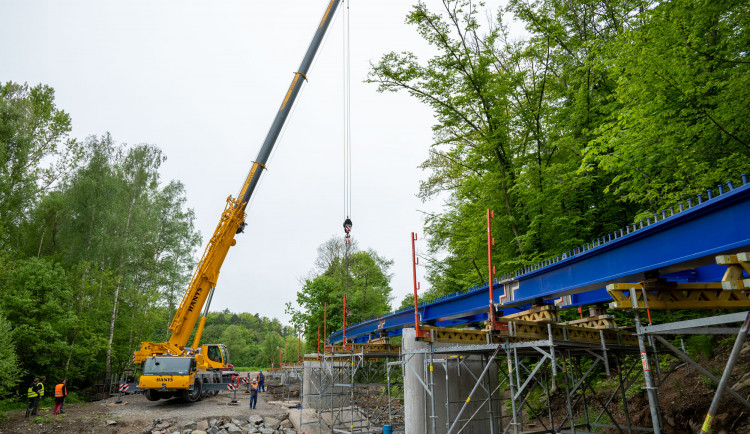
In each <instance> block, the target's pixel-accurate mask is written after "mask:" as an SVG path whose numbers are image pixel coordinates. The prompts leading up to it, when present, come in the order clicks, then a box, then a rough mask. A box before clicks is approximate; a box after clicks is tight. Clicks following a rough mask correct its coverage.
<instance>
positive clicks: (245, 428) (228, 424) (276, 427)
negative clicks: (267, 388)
mask: <svg viewBox="0 0 750 434" xmlns="http://www.w3.org/2000/svg"><path fill="white" fill-rule="evenodd" d="M142 433H143V434H149V433H150V434H232V433H236V434H252V433H259V434H297V431H296V430H294V428H292V422H291V421H290V420H289V419H288V418H286V417H285V418H284V419H281V420H279V419H276V418H274V417H270V416H266V417H263V416H258V415H252V416H248V418H247V419H246V420H245V419H242V420H240V419H229V418H212V419H207V420H199V421H189V422H184V423H181V424H180V423H176V422H175V421H163V420H161V419H156V420H155V421H154V423H153V424H152V426H151V427H149V428H146V429H144V430H143V431H142Z"/></svg>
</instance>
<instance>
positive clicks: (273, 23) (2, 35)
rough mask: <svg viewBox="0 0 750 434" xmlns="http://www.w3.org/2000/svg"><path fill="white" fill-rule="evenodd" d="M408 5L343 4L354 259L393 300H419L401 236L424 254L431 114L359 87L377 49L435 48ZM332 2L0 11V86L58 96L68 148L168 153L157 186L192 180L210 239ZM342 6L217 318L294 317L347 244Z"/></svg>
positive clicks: (260, 193) (74, 5)
mask: <svg viewBox="0 0 750 434" xmlns="http://www.w3.org/2000/svg"><path fill="white" fill-rule="evenodd" d="M414 2H415V1H414V0H368V1H354V2H352V4H351V5H350V8H351V9H350V16H351V56H352V59H351V76H352V177H353V182H352V184H353V193H352V216H351V218H352V220H353V222H354V228H353V231H352V233H353V238H354V239H356V240H357V242H358V243H359V246H360V248H363V249H366V248H373V249H375V250H376V251H377V252H379V254H380V255H382V256H384V257H386V258H390V259H393V260H395V264H394V266H393V268H392V270H391V271H392V272H393V279H392V280H391V286H392V287H393V296H394V303H398V302H399V301H400V300H401V299H402V298H403V297H404V295H406V294H409V293H411V292H412V274H411V244H410V239H409V237H410V233H411V232H412V231H416V232H418V233H419V236H420V241H419V242H418V245H419V244H421V245H422V246H425V245H424V241H423V240H421V238H422V223H423V217H422V214H421V212H420V211H419V210H429V211H434V210H436V209H439V204H436V203H428V204H423V203H421V201H419V199H417V198H416V193H417V191H418V185H419V180H420V179H423V178H424V177H426V174H425V173H422V172H421V170H419V169H418V168H417V166H418V165H419V164H420V163H421V162H422V161H424V160H425V159H426V157H427V153H428V148H429V145H430V144H431V143H432V141H431V138H432V133H431V126H432V124H433V117H432V115H431V112H430V111H429V109H428V108H427V107H425V106H423V105H421V104H420V103H418V102H417V101H416V100H414V99H412V98H410V97H409V96H408V95H406V94H405V93H397V94H392V93H387V94H379V93H377V92H376V86H375V85H368V84H365V83H363V80H364V79H365V77H366V75H367V72H368V70H369V65H370V63H371V62H373V63H374V62H376V61H378V60H379V59H380V57H381V55H382V54H384V53H386V52H390V51H413V52H415V53H417V54H419V55H420V56H421V57H422V58H426V56H427V55H428V54H429V53H430V52H431V51H430V49H429V48H428V46H427V45H426V43H425V42H424V41H422V40H421V38H419V36H418V35H417V34H416V31H415V28H414V27H412V26H407V25H406V24H404V18H405V16H406V14H407V13H408V11H409V10H410V9H411V5H412V4H413V3H414ZM427 4H428V5H432V6H434V7H435V8H437V7H439V5H440V2H439V1H438V0H428V1H427ZM326 6H327V0H274V1H269V2H261V1H252V0H243V1H166V0H165V1H153V0H149V1H143V0H140V1H134V0H129V1H101V0H90V1H59V0H49V1H39V0H27V1H20V0H0V17H2V21H3V24H2V25H1V26H0V40H2V41H3V43H2V44H0V81H2V82H5V81H8V80H12V81H17V82H28V83H29V84H32V85H34V84H38V83H44V84H47V85H50V86H52V87H54V89H55V91H56V102H57V105H58V107H59V108H62V109H63V110H65V111H67V112H68V113H70V114H71V117H72V120H73V136H74V137H77V138H80V139H83V138H85V137H86V136H88V135H91V134H97V135H100V134H103V133H105V132H107V131H109V132H110V133H112V136H113V138H114V139H115V140H116V141H117V142H125V143H128V144H138V143H150V144H154V145H156V146H158V147H159V148H161V149H162V150H163V151H164V153H165V154H166V156H167V157H168V159H167V162H166V163H165V164H164V166H163V167H162V179H163V180H164V181H165V182H166V181H168V180H170V179H178V180H180V181H182V182H183V183H184V184H185V187H186V190H187V200H188V206H189V207H191V208H193V209H194V210H195V212H196V217H197V221H196V224H197V227H198V229H199V230H200V231H201V234H202V235H203V238H204V242H205V240H206V239H207V237H209V236H210V235H211V234H212V233H213V230H214V228H215V227H216V224H217V223H218V219H219V216H220V214H221V211H222V210H223V208H224V204H225V200H226V197H227V196H228V195H230V194H231V195H232V196H236V195H237V192H238V190H239V188H240V186H241V184H242V182H243V181H244V178H245V175H246V173H247V171H248V170H249V167H250V164H251V161H252V160H253V159H254V158H255V156H256V155H257V152H258V149H259V148H260V145H261V144H262V142H263V139H264V138H265V136H266V133H267V131H268V128H269V127H270V125H271V122H272V120H273V117H274V116H275V114H276V110H277V109H278V107H279V105H280V103H281V100H282V98H283V96H284V94H285V92H286V90H287V88H288V86H289V83H290V81H291V79H292V77H293V72H295V71H296V70H297V67H298V66H299V64H300V62H301V60H302V57H303V55H304V53H305V51H306V50H307V47H308V44H309V42H310V39H311V38H312V36H313V33H314V30H315V28H316V26H317V24H318V22H319V20H320V17H321V16H322V13H323V10H324V8H325V7H326ZM343 11H344V8H343V7H340V8H339V11H338V13H337V17H336V19H335V21H334V22H333V25H332V27H331V28H330V29H329V34H328V37H327V40H326V42H325V43H324V45H323V47H322V48H321V49H320V50H319V51H318V55H317V60H316V62H315V63H314V64H313V67H312V69H311V71H310V73H309V74H308V78H309V82H308V83H307V84H306V85H305V87H303V91H302V92H301V94H300V96H299V98H298V99H297V104H296V106H295V109H294V111H293V113H292V115H291V116H290V117H289V119H288V121H287V127H286V129H285V132H284V133H283V134H282V136H281V138H280V140H279V141H278V142H277V145H276V148H275V150H274V153H273V155H272V158H271V160H270V161H269V164H268V168H269V171H268V172H267V173H266V174H265V175H264V177H263V179H262V182H261V184H260V186H259V187H258V188H257V189H256V191H255V197H254V199H253V201H252V202H251V204H250V205H249V206H248V218H247V223H248V227H247V228H246V230H245V233H244V234H242V235H239V236H238V237H237V238H238V239H237V246H236V247H233V248H232V249H231V250H230V252H229V255H228V256H227V259H226V261H225V263H224V266H223V268H222V272H221V276H220V278H219V282H218V286H217V290H216V294H215V295H214V298H213V303H212V306H211V310H212V311H218V310H223V309H224V308H228V309H230V310H231V311H233V312H252V313H255V312H258V313H260V314H261V315H264V316H268V317H276V318H279V319H281V320H282V321H283V322H286V321H288V319H289V317H288V316H287V315H285V314H284V304H285V303H286V302H288V301H294V300H295V296H296V292H297V290H298V289H300V286H299V283H298V280H299V278H300V277H302V276H305V275H307V273H308V272H309V271H310V270H311V269H312V267H313V261H314V259H315V257H316V253H317V252H316V250H317V247H318V246H319V245H320V244H321V243H323V242H324V241H326V240H327V239H329V238H330V237H331V236H334V235H335V236H342V237H343V230H342V222H343V220H344V218H345V216H344V197H343V188H344V185H343V170H344V168H343V138H342V136H343V108H342V107H343V104H342V99H343V96H342V95H343V86H342V74H343V72H342V69H343V67H342V64H343V63H342V62H343V60H342V59H343V56H342V51H343V50H342V40H343V37H342V34H343V31H342V20H343V15H342V12H343ZM423 248H424V247H423ZM200 251H201V252H202V247H201V248H200ZM418 275H420V276H421V275H422V271H421V270H418ZM420 280H422V288H423V289H425V288H426V286H427V285H426V282H424V279H423V278H421V279H420Z"/></svg>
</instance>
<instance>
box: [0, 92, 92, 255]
mask: <svg viewBox="0 0 750 434" xmlns="http://www.w3.org/2000/svg"><path fill="white" fill-rule="evenodd" d="M69 133H70V116H69V115H68V114H67V113H65V112H64V111H62V110H60V109H58V108H57V106H56V105H55V92H54V90H53V89H52V88H51V87H49V86H44V85H38V86H34V87H29V86H28V85H27V84H23V85H22V84H18V83H13V82H7V83H5V84H0V250H6V251H7V250H8V249H9V248H10V244H11V239H12V235H13V232H14V228H16V227H19V226H20V225H21V223H23V222H24V221H25V218H26V214H27V212H28V211H29V210H30V209H31V207H32V206H33V204H34V203H35V201H36V199H37V198H38V194H39V193H40V192H42V191H44V190H46V189H48V188H50V187H51V186H52V185H53V184H54V183H55V182H56V181H57V180H58V179H59V178H60V176H61V175H62V174H64V173H65V172H66V170H67V168H68V167H70V166H72V165H74V164H75V160H76V155H77V154H76V149H77V148H76V142H75V141H74V140H73V139H71V138H69V137H68V135H69ZM16 242H17V240H16ZM14 247H15V246H14Z"/></svg>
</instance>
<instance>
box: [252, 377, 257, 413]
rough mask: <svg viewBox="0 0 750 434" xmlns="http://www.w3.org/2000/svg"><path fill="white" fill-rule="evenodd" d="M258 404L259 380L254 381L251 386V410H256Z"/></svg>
mask: <svg viewBox="0 0 750 434" xmlns="http://www.w3.org/2000/svg"><path fill="white" fill-rule="evenodd" d="M257 404H258V380H253V384H251V385H250V408H255V406H256V405H257Z"/></svg>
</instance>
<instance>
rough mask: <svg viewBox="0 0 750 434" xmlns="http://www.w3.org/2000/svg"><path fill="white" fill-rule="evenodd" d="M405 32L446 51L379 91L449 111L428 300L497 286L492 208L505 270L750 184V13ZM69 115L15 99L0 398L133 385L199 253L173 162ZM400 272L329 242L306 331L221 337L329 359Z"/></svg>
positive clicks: (507, 10) (214, 321) (6, 89)
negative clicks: (329, 336)
mask: <svg viewBox="0 0 750 434" xmlns="http://www.w3.org/2000/svg"><path fill="white" fill-rule="evenodd" d="M510 16H512V17H515V19H517V20H519V21H521V22H522V24H523V25H524V26H525V29H526V32H527V35H526V37H524V38H523V39H520V40H513V39H511V38H510V37H509V33H508V17H510ZM407 22H408V23H410V24H411V25H413V26H414V28H415V30H416V31H417V32H419V34H420V35H421V36H422V37H423V38H424V39H425V40H426V41H427V42H428V43H429V44H431V46H432V47H433V50H434V54H433V55H432V57H430V58H418V57H417V56H415V55H414V54H412V53H408V52H393V53H390V54H387V55H385V56H384V57H383V58H381V59H380V60H379V61H377V62H375V63H374V64H373V67H372V71H371V73H370V75H369V77H368V81H370V82H371V83H373V84H374V85H376V86H378V89H379V90H381V91H395V92H398V91H401V92H407V93H409V94H410V95H412V96H413V97H414V98H417V99H418V100H420V101H421V102H423V103H424V104H426V105H428V106H429V107H430V108H431V109H432V110H433V112H434V115H435V124H434V126H433V130H434V140H433V143H432V144H430V145H429V146H430V157H429V158H428V160H427V161H425V162H424V163H423V165H422V166H421V168H422V169H423V170H424V171H425V173H426V174H427V177H426V179H425V181H424V182H423V183H422V184H421V185H420V187H419V192H418V194H419V196H420V197H421V198H422V199H423V200H425V201H427V200H440V201H443V210H442V211H441V212H439V213H435V214H430V215H426V218H425V228H424V232H425V233H426V235H427V239H428V246H429V247H428V250H427V251H426V252H423V254H422V257H423V258H424V259H425V260H426V261H425V262H427V266H426V267H427V271H428V280H429V282H430V284H431V288H430V290H429V291H427V293H425V294H422V295H421V298H422V299H423V300H424V299H428V298H431V297H435V296H440V295H443V294H450V293H453V292H455V291H458V290H462V289H464V288H467V287H470V286H474V285H476V284H479V283H482V282H485V281H486V279H487V276H486V274H484V273H485V270H486V269H487V260H486V230H485V226H484V219H485V212H486V209H488V208H489V209H493V210H495V211H496V219H495V223H494V226H493V236H494V237H495V239H496V246H495V249H494V251H493V256H494V261H495V262H494V265H495V266H496V268H497V272H498V273H504V272H509V271H513V270H515V269H517V268H520V267H523V266H525V265H529V264H533V263H536V262H538V261H539V260H541V259H544V258H548V257H550V256H554V255H558V254H560V253H561V252H564V251H567V250H570V249H571V248H573V247H575V246H578V245H580V244H582V243H585V242H588V241H591V240H593V239H596V238H597V237H600V236H602V235H604V234H607V233H612V232H614V231H615V230H617V229H619V228H620V227H623V226H625V225H627V224H629V223H632V222H634V221H638V220H640V219H645V218H646V217H648V216H651V215H653V214H655V213H658V212H660V211H661V210H663V209H666V208H668V207H669V206H672V205H674V204H675V203H677V202H679V201H681V200H683V199H685V198H687V197H690V196H694V195H696V194H703V193H705V192H706V190H707V189H715V188H716V187H717V185H719V184H722V183H725V182H727V181H734V182H735V185H740V184H741V181H740V175H741V174H742V173H748V172H750V170H749V169H750V122H748V119H749V118H750V117H749V116H748V115H750V71H748V69H749V68H750V58H748V53H750V32H749V30H748V29H749V28H750V26H748V24H750V5H749V4H748V3H747V2H745V1H718V2H703V1H688V0H678V1H671V2H660V1H624V0H602V1H594V0H590V1H584V0H573V1H554V0H535V1H524V0H509V1H508V2H507V3H505V4H504V5H503V7H502V8H501V9H500V10H490V11H488V10H487V9H485V8H484V6H483V5H482V4H481V3H477V2H472V1H468V0H444V1H442V2H441V7H439V8H428V7H427V6H426V5H425V4H422V3H417V4H416V5H415V6H414V8H413V10H412V12H411V13H410V14H409V16H408V17H407ZM70 122H71V119H70V117H69V116H68V115H67V114H66V113H65V112H64V111H63V110H61V109H59V108H57V107H56V106H55V103H54V91H53V90H52V89H50V88H48V87H46V86H44V85H37V86H31V87H30V86H27V85H21V84H17V83H5V84H3V85H2V88H1V89H0V314H1V315H2V317H0V395H2V396H7V395H9V394H12V393H13V392H14V391H16V390H17V386H18V385H19V381H21V380H23V382H25V381H26V380H27V379H28V378H29V377H31V376H34V375H41V374H45V375H47V376H48V377H51V378H62V377H63V376H64V377H67V378H69V379H72V380H74V381H79V382H84V381H85V380H86V378H88V377H89V376H90V375H91V374H93V373H96V372H105V373H110V372H116V371H118V370H119V369H122V368H123V367H124V366H126V365H127V363H128V361H129V359H130V356H131V355H132V351H133V350H134V349H135V347H136V346H137V345H138V343H139V342H140V341H142V340H161V339H164V338H165V337H166V330H167V326H168V324H169V320H170V319H171V316H172V314H173V313H174V307H175V305H176V304H177V303H179V299H180V297H181V295H182V293H183V291H184V288H185V287H186V285H187V282H188V280H189V278H190V275H191V271H192V268H193V265H194V252H195V250H196V249H197V248H198V247H199V244H200V238H199V236H198V234H197V233H196V231H195V229H194V226H193V215H192V212H191V211H190V210H189V209H186V208H185V195H184V189H183V187H182V185H181V184H180V182H179V181H169V182H165V181H163V180H161V179H160V178H159V165H160V164H161V162H163V160H164V158H165V156H164V155H162V153H161V151H160V150H159V149H158V147H156V146H153V145H137V146H127V145H123V144H117V143H116V142H115V139H114V138H112V137H110V136H109V135H107V134H104V135H101V136H92V137H89V138H87V139H85V140H76V139H73V138H71V137H69V131H70ZM389 263H390V262H389V260H388V259H387V258H380V257H379V256H378V255H377V253H376V252H374V251H359V250H358V249H357V248H356V246H353V247H352V248H346V247H342V246H341V245H340V244H337V243H336V242H334V241H330V240H329V242H326V243H324V244H323V245H322V246H321V249H320V250H319V261H318V262H317V263H316V264H315V269H314V270H313V272H312V273H311V275H310V276H305V277H304V278H303V279H302V282H301V284H300V287H301V289H300V292H299V293H298V298H297V303H296V304H291V303H290V304H289V305H288V307H287V309H288V312H289V313H290V314H292V318H293V325H292V326H284V325H282V324H280V323H279V322H278V321H276V320H273V319H270V320H269V319H267V318H264V317H261V316H259V315H258V314H233V313H230V312H226V311H225V312H222V313H212V314H211V315H210V316H209V321H208V326H207V328H206V332H205V334H204V341H206V342H208V341H209V340H210V341H223V343H227V344H229V345H230V352H231V353H232V356H233V358H235V357H236V358H237V359H236V360H235V362H236V364H238V365H240V364H245V363H247V364H249V365H256V366H264V365H265V360H266V358H267V357H269V355H270V354H274V352H275V351H276V350H277V349H278V348H280V346H281V345H282V344H283V343H284V342H286V343H287V347H288V350H289V351H290V356H291V355H292V354H293V357H294V358H296V343H297V342H296V335H297V333H296V330H298V329H299V328H302V329H303V332H304V337H305V342H306V343H307V347H306V348H305V349H306V350H308V351H309V350H311V349H314V348H315V345H316V339H317V327H318V326H321V325H322V313H321V312H322V309H323V304H324V303H328V304H329V306H330V309H331V311H332V312H334V313H333V314H332V317H329V318H331V319H330V321H331V322H330V324H340V322H341V319H342V318H341V317H340V315H341V313H339V312H341V309H340V304H341V303H342V299H343V297H342V296H343V295H348V297H349V298H350V300H351V301H352V303H353V304H352V305H353V306H354V307H355V308H354V309H352V310H353V312H352V315H353V316H352V317H351V318H347V322H351V323H353V322H356V321H358V320H361V319H365V318H368V317H371V316H373V315H377V314H381V313H384V312H386V311H388V310H389V308H390V305H389V303H390V299H389V297H390V287H389V281H388V279H389V276H388V267H389ZM406 303H408V301H407V300H404V301H403V303H402V305H403V304H406ZM335 315H339V317H337V318H336V317H335ZM336 328H339V327H336V326H332V327H331V328H329V330H328V331H329V332H330V331H333V330H335V329H336ZM21 384H22V383H21Z"/></svg>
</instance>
